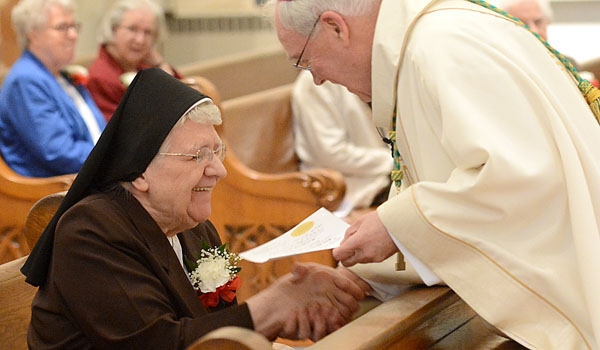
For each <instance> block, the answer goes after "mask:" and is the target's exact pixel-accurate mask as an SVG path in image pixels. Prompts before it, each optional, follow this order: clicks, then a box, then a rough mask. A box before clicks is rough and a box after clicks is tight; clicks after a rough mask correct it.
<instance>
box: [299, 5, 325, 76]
mask: <svg viewBox="0 0 600 350" xmlns="http://www.w3.org/2000/svg"><path fill="white" fill-rule="evenodd" d="M320 19H321V16H319V17H317V20H316V21H315V24H313V27H312V29H311V30H310V33H308V36H307V37H306V42H305V43H304V47H302V51H300V56H298V60H297V61H296V63H294V67H296V68H298V69H304V70H307V71H310V64H309V65H307V66H305V65H302V64H301V63H300V61H302V56H303V55H304V50H306V47H307V46H308V42H309V41H310V37H311V36H312V33H313V32H314V31H315V28H316V27H317V24H318V23H319V20H320Z"/></svg>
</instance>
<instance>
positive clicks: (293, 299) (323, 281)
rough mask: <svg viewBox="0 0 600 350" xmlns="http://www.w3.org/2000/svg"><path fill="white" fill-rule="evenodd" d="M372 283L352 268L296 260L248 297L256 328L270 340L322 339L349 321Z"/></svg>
mask: <svg viewBox="0 0 600 350" xmlns="http://www.w3.org/2000/svg"><path fill="white" fill-rule="evenodd" d="M370 291H371V287H370V286H369V285H368V284H367V283H366V282H365V281H363V280H362V279H361V278H360V277H358V276H357V275H355V274H354V273H353V272H351V271H350V270H348V269H346V268H343V267H340V268H332V267H328V266H324V265H320V264H316V263H303V264H296V265H294V267H293V268H292V272H291V273H289V274H287V275H284V276H282V277H281V278H279V279H278V280H277V281H275V282H274V283H273V284H272V285H270V286H269V287H268V288H267V289H265V290H263V291H261V292H260V293H258V294H256V295H254V296H252V297H250V298H249V299H248V300H247V304H248V308H249V309H250V314H251V315H252V320H253V322H254V328H255V331H256V332H258V333H261V334H262V335H264V336H265V337H267V338H268V339H270V340H274V339H275V338H277V337H278V336H279V337H283V338H287V339H312V340H315V341H316V340H319V339H321V338H323V337H324V336H326V335H327V334H329V333H331V332H333V331H335V330H336V329H338V328H340V327H342V326H343V325H345V324H346V323H348V322H349V321H350V320H351V319H352V317H353V315H354V314H355V313H356V312H357V311H358V308H359V305H358V301H359V300H362V299H364V297H365V295H367V294H368V293H369V292H370Z"/></svg>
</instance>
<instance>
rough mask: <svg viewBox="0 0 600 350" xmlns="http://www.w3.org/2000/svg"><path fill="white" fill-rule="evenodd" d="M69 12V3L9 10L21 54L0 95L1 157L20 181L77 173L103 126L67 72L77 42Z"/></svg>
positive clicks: (26, 1) (80, 81) (43, 1)
mask: <svg viewBox="0 0 600 350" xmlns="http://www.w3.org/2000/svg"><path fill="white" fill-rule="evenodd" d="M74 11H75V5H74V3H73V1H71V0H21V1H19V2H18V3H17V4H16V6H15V7H14V8H13V9H12V13H11V20H12V24H13V27H14V29H15V31H16V34H17V38H18V41H19V44H20V46H21V47H22V48H23V53H22V55H21V57H20V58H19V59H18V60H17V61H16V62H15V63H14V64H13V66H12V67H11V69H10V71H9V72H8V75H7V76H6V78H5V79H4V82H3V83H2V89H1V90H0V153H1V154H2V158H3V159H4V161H5V162H6V163H7V164H8V166H9V167H10V168H11V169H12V170H14V171H15V172H16V173H18V174H21V175H24V176H31V177H50V176H56V175H62V174H71V173H76V172H78V171H79V168H80V167H81V165H82V164H83V162H84V161H85V159H86V157H87V156H88V154H89V153H90V151H91V150H92V147H94V143H95V142H96V140H97V139H98V137H99V136H100V133H101V132H102V129H104V126H105V125H106V121H105V120H104V118H103V116H102V113H101V112H100V110H99V109H98V107H97V106H96V104H95V103H94V100H93V99H92V96H91V95H90V93H89V91H88V90H87V89H86V87H85V77H83V76H81V75H79V74H76V73H74V72H71V71H69V70H68V69H67V67H68V66H69V65H70V63H71V62H72V61H73V59H74V57H75V46H76V45H77V39H78V38H79V28H80V23H79V22H77V21H76V19H75V15H74Z"/></svg>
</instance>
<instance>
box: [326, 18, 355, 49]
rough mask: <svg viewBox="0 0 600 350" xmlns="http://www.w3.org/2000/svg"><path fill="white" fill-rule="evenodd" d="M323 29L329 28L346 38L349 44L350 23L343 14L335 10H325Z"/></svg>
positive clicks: (336, 34)
mask: <svg viewBox="0 0 600 350" xmlns="http://www.w3.org/2000/svg"><path fill="white" fill-rule="evenodd" d="M321 25H322V26H323V27H322V28H321V30H328V31H330V32H331V33H334V34H335V36H336V37H337V38H339V39H342V40H344V43H345V44H347V42H348V41H349V38H350V35H349V34H350V33H349V28H348V23H346V20H345V19H344V17H343V16H342V15H340V14H339V13H337V12H335V11H325V12H323V13H322V14H321Z"/></svg>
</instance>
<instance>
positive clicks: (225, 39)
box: [0, 0, 600, 69]
mask: <svg viewBox="0 0 600 350" xmlns="http://www.w3.org/2000/svg"><path fill="white" fill-rule="evenodd" d="M157 1H158V2H159V3H161V5H162V6H163V7H164V9H165V11H166V13H167V18H168V24H169V37H168V39H167V40H166V41H165V42H164V43H163V44H162V47H161V50H162V53H163V55H164V57H165V59H166V60H167V61H168V62H170V63H171V64H173V65H174V66H180V65H186V64H190V63H194V62H198V61H203V60H210V59H215V58H219V57H223V56H228V55H233V54H237V53H243V52H246V51H254V50H260V49H264V48H277V47H279V43H278V42H277V38H276V37H275V34H274V33H273V30H272V29H271V25H270V23H269V22H268V21H266V20H265V17H264V14H263V13H262V12H261V8H260V4H261V3H262V0H157ZM16 2H17V0H0V4H1V11H2V12H1V16H0V23H1V29H0V33H1V35H2V42H1V46H0V54H1V63H2V65H3V66H4V69H6V67H8V66H10V64H11V63H12V62H14V60H15V59H16V58H17V57H18V56H19V54H20V50H19V49H18V47H17V46H16V43H15V42H14V37H13V36H12V35H11V33H10V31H11V30H12V29H11V26H10V9H11V8H12V6H13V5H14V3H16ZM76 2H77V4H78V8H77V17H78V19H79V20H80V21H81V22H82V23H83V28H82V31H81V35H80V39H79V44H78V49H77V61H79V62H88V61H89V60H90V59H91V58H92V57H94V56H95V55H96V50H97V48H98V46H97V42H96V28H97V27H98V23H99V21H100V18H101V16H102V14H103V13H104V11H105V10H106V9H107V8H108V7H109V6H110V5H111V4H112V3H113V2H114V0H104V1H90V0H77V1H76ZM491 2H492V3H493V2H494V0H491ZM551 6H552V10H553V12H554V21H553V22H552V23H551V24H550V27H549V30H548V32H549V34H548V36H549V41H550V43H551V44H552V45H553V46H554V47H555V48H556V49H557V50H558V51H560V52H561V53H563V54H566V55H568V56H570V57H572V58H574V59H575V60H576V61H578V62H583V61H586V60H590V59H593V58H596V57H598V56H600V47H599V46H598V44H597V43H598V38H600V0H551Z"/></svg>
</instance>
